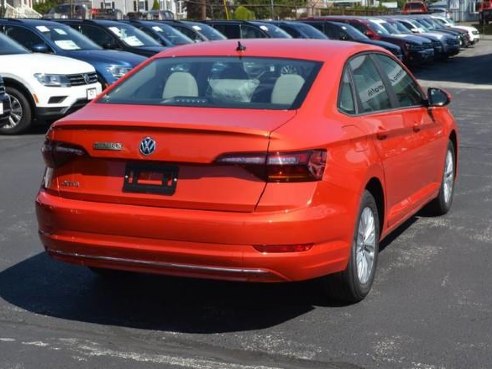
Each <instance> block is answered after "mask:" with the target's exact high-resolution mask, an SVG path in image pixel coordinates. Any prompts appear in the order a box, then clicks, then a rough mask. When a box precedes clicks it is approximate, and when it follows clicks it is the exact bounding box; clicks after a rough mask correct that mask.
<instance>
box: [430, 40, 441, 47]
mask: <svg viewBox="0 0 492 369" xmlns="http://www.w3.org/2000/svg"><path fill="white" fill-rule="evenodd" d="M432 47H434V48H440V47H441V43H440V42H439V41H432Z"/></svg>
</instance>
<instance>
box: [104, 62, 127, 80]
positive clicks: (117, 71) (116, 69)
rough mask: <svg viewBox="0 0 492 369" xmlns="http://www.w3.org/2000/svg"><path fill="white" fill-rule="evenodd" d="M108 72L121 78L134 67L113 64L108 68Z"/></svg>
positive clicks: (116, 77)
mask: <svg viewBox="0 0 492 369" xmlns="http://www.w3.org/2000/svg"><path fill="white" fill-rule="evenodd" d="M107 70H108V72H109V73H111V75H112V76H113V77H114V78H115V79H118V78H121V77H123V76H124V75H125V74H127V73H128V72H129V71H131V70H132V67H124V66H122V65H111V66H109V67H108V68H107Z"/></svg>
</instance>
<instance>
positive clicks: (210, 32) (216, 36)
mask: <svg viewBox="0 0 492 369" xmlns="http://www.w3.org/2000/svg"><path fill="white" fill-rule="evenodd" d="M185 23H186V24H189V25H190V26H191V27H192V28H193V29H194V30H195V31H196V32H199V33H200V34H202V35H203V36H205V38H206V39H207V40H209V41H217V40H226V39H227V37H225V36H224V35H223V34H222V33H220V32H219V31H217V30H216V29H215V28H213V27H210V26H209V25H207V24H202V23H196V22H185Z"/></svg>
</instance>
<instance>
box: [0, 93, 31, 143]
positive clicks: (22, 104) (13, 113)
mask: <svg viewBox="0 0 492 369" xmlns="http://www.w3.org/2000/svg"><path fill="white" fill-rule="evenodd" d="M5 90H6V92H7V94H8V95H9V96H10V105H11V110H10V117H9V119H8V121H7V124H5V125H4V126H2V127H0V133H2V134H5V135H15V134H18V133H22V132H24V131H26V130H27V129H28V128H29V127H30V126H31V122H32V116H33V114H32V108H31V104H29V101H28V100H27V97H26V96H25V95H24V94H23V93H22V92H21V91H19V90H18V89H16V88H14V87H10V86H7V87H6V88H5Z"/></svg>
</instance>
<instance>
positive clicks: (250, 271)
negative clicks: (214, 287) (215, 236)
mask: <svg viewBox="0 0 492 369" xmlns="http://www.w3.org/2000/svg"><path fill="white" fill-rule="evenodd" d="M48 253H50V254H54V255H60V256H68V257H76V258H83V259H92V260H97V261H109V262H113V263H122V264H130V265H132V264H133V265H141V266H154V267H159V268H166V269H179V270H188V271H197V272H200V271H201V272H222V273H231V274H251V275H262V274H269V273H268V272H267V271H265V270H262V269H244V268H224V267H213V266H201V265H191V264H176V263H166V262H158V261H146V260H133V259H123V258H115V257H111V256H94V255H84V254H78V253H71V252H64V251H58V250H48Z"/></svg>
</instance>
